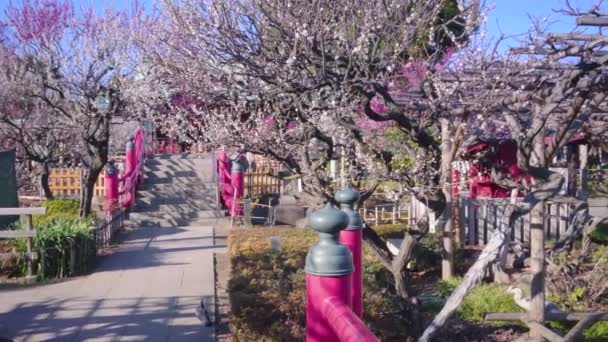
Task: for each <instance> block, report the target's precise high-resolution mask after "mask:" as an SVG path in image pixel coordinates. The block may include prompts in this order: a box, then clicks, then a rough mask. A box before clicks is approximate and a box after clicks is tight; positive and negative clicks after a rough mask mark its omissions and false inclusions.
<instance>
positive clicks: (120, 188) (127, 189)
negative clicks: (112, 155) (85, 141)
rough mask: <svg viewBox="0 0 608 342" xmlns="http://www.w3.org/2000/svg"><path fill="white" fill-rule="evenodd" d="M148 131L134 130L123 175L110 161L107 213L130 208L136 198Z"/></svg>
mask: <svg viewBox="0 0 608 342" xmlns="http://www.w3.org/2000/svg"><path fill="white" fill-rule="evenodd" d="M146 135H147V131H146V129H145V128H143V127H139V128H137V129H136V130H135V131H134V132H133V138H132V139H133V140H132V142H129V143H128V144H127V148H126V151H125V165H126V168H127V169H125V172H124V174H123V175H122V176H119V175H118V171H117V170H116V168H115V167H114V166H113V163H110V165H109V166H108V170H107V171H106V180H105V182H106V213H108V214H109V213H111V212H112V211H113V210H115V209H118V208H121V209H122V208H125V209H128V208H130V207H131V206H132V204H133V202H134V200H135V190H136V188H137V185H138V184H139V182H140V181H141V178H142V170H143V166H144V162H145V157H146V148H147V145H148V143H149V141H147V140H148V139H146Z"/></svg>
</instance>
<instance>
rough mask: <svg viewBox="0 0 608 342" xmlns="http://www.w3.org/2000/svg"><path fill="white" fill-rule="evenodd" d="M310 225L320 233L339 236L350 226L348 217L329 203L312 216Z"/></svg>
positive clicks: (309, 220) (309, 219)
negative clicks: (341, 231)
mask: <svg viewBox="0 0 608 342" xmlns="http://www.w3.org/2000/svg"><path fill="white" fill-rule="evenodd" d="M308 223H309V224H310V226H311V227H312V228H313V229H314V230H316V231H318V232H319V233H327V234H338V233H339V232H340V230H342V229H344V228H346V226H347V225H348V216H347V215H346V214H345V213H344V212H342V211H340V210H338V209H335V208H334V207H333V206H332V205H331V204H330V203H327V204H326V205H325V207H323V208H321V209H319V210H317V211H315V212H313V213H312V214H311V215H310V217H309V218H308Z"/></svg>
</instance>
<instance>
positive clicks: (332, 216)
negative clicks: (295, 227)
mask: <svg viewBox="0 0 608 342" xmlns="http://www.w3.org/2000/svg"><path fill="white" fill-rule="evenodd" d="M308 222H309V224H310V226H311V227H312V228H313V229H314V230H316V231H318V232H319V242H318V243H316V244H314V245H313V246H312V247H311V248H310V250H309V251H308V255H306V265H305V267H304V272H306V341H307V342H316V341H319V342H321V341H323V342H333V341H336V342H337V341H339V340H338V337H337V336H336V334H335V333H334V331H333V329H332V328H331V326H330V324H329V322H328V321H327V320H326V319H325V317H324V314H323V305H324V302H325V301H326V300H327V299H330V298H332V297H335V298H338V299H339V300H340V301H341V302H343V303H345V304H346V305H347V306H349V307H350V306H351V304H352V303H351V300H352V296H351V280H352V278H351V274H352V273H353V258H352V255H351V253H350V251H349V250H348V248H347V247H346V246H344V245H342V244H340V243H339V242H338V233H339V232H340V230H342V229H344V228H346V226H347V225H348V216H347V215H346V214H345V213H344V212H342V211H339V210H336V209H335V208H333V207H332V205H331V204H327V205H326V206H325V207H324V208H323V209H320V210H317V211H315V212H314V213H312V214H311V215H310V218H309V220H308Z"/></svg>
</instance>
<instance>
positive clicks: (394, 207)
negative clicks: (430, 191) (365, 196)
mask: <svg viewBox="0 0 608 342" xmlns="http://www.w3.org/2000/svg"><path fill="white" fill-rule="evenodd" d="M409 212H410V211H409V210H404V209H402V208H400V206H399V203H386V204H378V205H374V206H369V207H368V206H364V207H363V208H359V214H360V215H361V217H362V218H363V219H364V220H365V222H367V223H368V224H369V225H372V226H375V225H378V224H397V223H405V222H408V223H409V222H411V218H410V215H409Z"/></svg>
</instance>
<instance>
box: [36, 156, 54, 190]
mask: <svg viewBox="0 0 608 342" xmlns="http://www.w3.org/2000/svg"><path fill="white" fill-rule="evenodd" d="M40 166H41V168H42V172H41V173H40V188H42V191H43V192H44V197H45V198H46V199H49V200H50V199H53V198H55V197H54V196H53V192H52V191H51V187H50V186H49V176H50V173H51V171H50V169H49V163H48V162H46V161H45V162H42V163H40Z"/></svg>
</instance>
